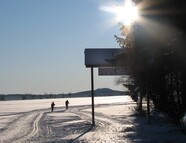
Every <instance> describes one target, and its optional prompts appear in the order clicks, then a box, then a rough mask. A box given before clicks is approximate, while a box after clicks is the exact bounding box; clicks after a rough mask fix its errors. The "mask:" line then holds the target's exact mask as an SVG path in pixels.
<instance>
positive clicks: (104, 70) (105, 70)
mask: <svg viewBox="0 0 186 143" xmlns="http://www.w3.org/2000/svg"><path fill="white" fill-rule="evenodd" d="M98 75H100V76H112V75H113V76H114V75H129V72H128V70H127V68H123V67H100V68H98Z"/></svg>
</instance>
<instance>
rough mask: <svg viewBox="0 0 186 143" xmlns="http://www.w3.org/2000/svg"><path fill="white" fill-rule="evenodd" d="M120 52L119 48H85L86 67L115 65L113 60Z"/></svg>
mask: <svg viewBox="0 0 186 143" xmlns="http://www.w3.org/2000/svg"><path fill="white" fill-rule="evenodd" d="M121 53H122V49H121V48H110V49H104V48H102V49H96V48H94V49H85V65H86V67H110V66H115V65H114V64H113V60H114V59H115V57H116V56H117V55H119V54H121Z"/></svg>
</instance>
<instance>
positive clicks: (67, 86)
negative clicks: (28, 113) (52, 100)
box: [0, 0, 123, 94]
mask: <svg viewBox="0 0 186 143" xmlns="http://www.w3.org/2000/svg"><path fill="white" fill-rule="evenodd" d="M120 1H121V0H120ZM109 3H113V0H0V94H2V93H33V94H34V93H69V92H78V91H82V90H89V89H90V87H91V85H90V69H89V68H86V67H85V65H84V50H85V48H119V46H118V44H117V42H116V40H115V39H114V35H115V34H117V35H118V33H119V26H118V24H117V23H115V24H114V23H112V21H111V19H112V18H113V15H112V14H110V13H107V12H104V11H102V10H100V6H102V5H105V4H109ZM94 71H95V72H94V73H95V76H94V77H95V88H103V87H106V88H112V89H123V87H122V86H115V83H114V81H115V79H116V77H114V76H104V77H103V76H98V73H97V70H96V69H95V70H94Z"/></svg>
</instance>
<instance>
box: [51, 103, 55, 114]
mask: <svg viewBox="0 0 186 143" xmlns="http://www.w3.org/2000/svg"><path fill="white" fill-rule="evenodd" d="M54 106H55V103H54V101H53V102H52V103H51V112H53V110H54Z"/></svg>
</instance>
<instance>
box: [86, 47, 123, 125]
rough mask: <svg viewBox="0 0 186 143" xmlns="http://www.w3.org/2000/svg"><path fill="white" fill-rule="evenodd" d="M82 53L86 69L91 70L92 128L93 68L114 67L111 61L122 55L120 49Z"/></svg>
mask: <svg viewBox="0 0 186 143" xmlns="http://www.w3.org/2000/svg"><path fill="white" fill-rule="evenodd" d="M84 53H85V65H86V67H87V68H91V99H92V126H94V125H95V118H94V67H111V66H115V65H114V64H113V61H114V60H115V59H116V57H117V56H118V55H120V54H121V53H122V50H121V49H120V48H110V49H85V52H84Z"/></svg>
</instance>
